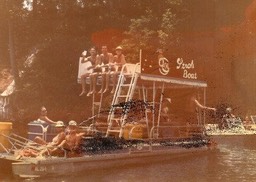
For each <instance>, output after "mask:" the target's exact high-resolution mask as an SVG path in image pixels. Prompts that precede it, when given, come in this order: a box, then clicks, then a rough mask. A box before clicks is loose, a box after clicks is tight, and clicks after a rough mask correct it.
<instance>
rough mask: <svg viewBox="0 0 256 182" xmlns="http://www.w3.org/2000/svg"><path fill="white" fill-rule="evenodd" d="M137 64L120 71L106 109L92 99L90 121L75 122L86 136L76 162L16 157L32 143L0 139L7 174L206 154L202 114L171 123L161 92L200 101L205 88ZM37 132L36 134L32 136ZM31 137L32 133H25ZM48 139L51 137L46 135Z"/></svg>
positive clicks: (207, 141) (29, 175)
mask: <svg viewBox="0 0 256 182" xmlns="http://www.w3.org/2000/svg"><path fill="white" fill-rule="evenodd" d="M140 70H141V66H140V63H137V64H125V65H123V67H122V70H121V72H120V75H119V78H118V83H117V86H116V90H115V93H114V94H113V95H112V103H111V105H110V107H109V109H108V110H107V111H106V110H104V108H103V106H102V104H103V102H104V97H103V94H104V93H101V94H100V96H98V95H96V94H93V95H92V117H90V118H88V119H87V120H85V121H83V122H81V123H80V124H79V126H80V127H79V128H80V130H81V131H85V132H86V133H87V134H86V135H85V136H84V138H83V142H82V147H83V148H82V149H83V151H84V152H83V153H82V154H81V155H79V156H76V157H69V156H68V154H67V153H68V152H67V151H65V150H64V155H63V156H61V157H56V156H37V157H22V158H16V155H15V152H16V151H17V150H20V149H23V148H24V147H27V146H28V145H30V146H31V147H32V148H34V149H38V146H35V147H33V145H34V143H33V141H32V140H30V139H25V138H21V137H19V136H17V135H15V134H11V135H5V134H1V135H2V136H4V137H6V138H7V140H8V141H9V142H10V143H11V146H12V147H11V149H6V150H5V151H6V152H4V153H2V154H1V155H0V158H1V159H5V160H9V161H11V164H12V165H11V166H12V171H13V174H14V175H15V176H18V177H21V178H35V177H46V176H47V177H50V176H58V175H67V174H70V173H73V172H82V171H85V170H90V169H96V168H97V169H99V168H108V167H109V166H118V167H120V166H125V165H128V164H132V163H133V164H135V163H136V164H138V163H143V162H146V161H148V159H149V161H151V162H155V161H161V160H166V159H169V158H175V157H179V156H183V155H194V154H195V153H198V152H206V151H208V150H209V149H210V148H211V147H210V146H211V140H210V138H209V137H208V136H207V135H206V133H205V128H204V125H203V124H204V123H205V121H204V120H205V118H204V116H205V114H202V115H200V117H198V119H197V120H196V121H194V122H192V123H190V124H189V123H185V124H177V123H179V122H174V121H173V120H170V119H169V118H168V117H167V118H166V116H165V115H164V114H166V112H163V111H162V110H163V109H166V108H165V106H166V104H170V102H171V98H170V97H169V96H168V97H166V95H167V94H166V93H167V92H165V90H168V89H175V91H177V89H178V92H179V91H180V89H188V88H193V89H194V88H196V89H197V90H198V89H202V91H203V93H204V96H205V89H206V87H207V83H206V82H203V81H199V80H192V79H184V78H174V77H166V76H163V75H152V74H145V73H141V71H140ZM36 125H38V127H39V128H42V131H41V132H39V133H38V134H39V135H40V136H43V137H44V138H47V132H45V126H42V124H40V123H37V124H36V123H33V124H31V123H30V126H33V127H34V126H36ZM37 132H38V131H37ZM30 134H33V135H35V133H33V132H30ZM51 134H52V133H51Z"/></svg>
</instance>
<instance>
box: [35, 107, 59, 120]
mask: <svg viewBox="0 0 256 182" xmlns="http://www.w3.org/2000/svg"><path fill="white" fill-rule="evenodd" d="M38 120H39V121H41V122H45V123H47V124H57V123H56V122H55V121H53V120H51V119H49V118H48V117H47V109H46V107H44V106H43V107H41V113H40V116H39V118H38Z"/></svg>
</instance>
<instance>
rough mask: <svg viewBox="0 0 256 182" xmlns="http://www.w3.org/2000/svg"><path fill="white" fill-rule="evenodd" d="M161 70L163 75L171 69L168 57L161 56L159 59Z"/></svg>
mask: <svg viewBox="0 0 256 182" xmlns="http://www.w3.org/2000/svg"><path fill="white" fill-rule="evenodd" d="M158 65H159V71H160V73H161V74H162V75H167V74H168V73H169V71H170V68H169V61H168V59H166V58H164V57H163V58H159V59H158Z"/></svg>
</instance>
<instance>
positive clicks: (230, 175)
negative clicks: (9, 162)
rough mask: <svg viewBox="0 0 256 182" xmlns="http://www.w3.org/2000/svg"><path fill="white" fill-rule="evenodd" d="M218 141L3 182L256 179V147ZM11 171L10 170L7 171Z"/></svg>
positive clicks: (3, 174)
mask: <svg viewBox="0 0 256 182" xmlns="http://www.w3.org/2000/svg"><path fill="white" fill-rule="evenodd" d="M235 143H236V141H234V144H233V145H229V144H219V145H218V147H217V149H214V150H210V151H204V152H198V153H197V154H193V155H186V156H181V157H177V158H175V159H169V160H163V161H162V160H161V161H159V162H155V163H151V162H150V160H149V161H147V163H143V164H134V165H129V166H126V167H122V168H109V169H104V170H95V171H84V172H83V173H82V174H70V175H68V176H65V177H56V178H45V179H27V180H20V179H19V180H18V179H14V178H13V177H12V175H11V174H10V173H9V174H6V171H1V172H0V176H1V177H0V181H15V182H16V181H42V182H49V181H54V182H55V181H56V182H59V181H60V182H69V181H71V182H79V181H93V182H94V181H103V182H113V181H117V182H129V181H140V182H141V181H142V182H144V181H145V182H148V181H149V182H151V181H152V182H155V181H158V182H161V181H164V182H165V181H172V182H176V181H177V182H181V181H182V182H194V181H195V182H200V181H203V182H204V181H207V182H208V181H210V182H211V181H212V182H215V181H229V182H233V181H234V182H236V181H237V182H242V181H250V182H251V181H256V146H255V147H254V146H249V147H247V146H244V145H235ZM7 172H8V171H7Z"/></svg>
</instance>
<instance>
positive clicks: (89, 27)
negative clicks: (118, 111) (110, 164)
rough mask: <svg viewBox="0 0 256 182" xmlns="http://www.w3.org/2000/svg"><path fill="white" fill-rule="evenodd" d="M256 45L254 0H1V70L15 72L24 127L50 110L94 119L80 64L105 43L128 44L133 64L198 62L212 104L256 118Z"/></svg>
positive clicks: (56, 115) (19, 116)
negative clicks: (156, 55) (155, 58)
mask: <svg viewBox="0 0 256 182" xmlns="http://www.w3.org/2000/svg"><path fill="white" fill-rule="evenodd" d="M255 44H256V1H253V0H243V1H241V0H207V1H205V0H157V1H156V0H127V1H124V0H33V1H32V0H6V1H0V61H1V64H0V65H1V68H6V67H7V68H12V71H13V74H14V77H15V79H16V83H17V90H16V93H15V94H14V102H15V103H14V113H15V119H16V120H18V121H22V122H23V121H26V122H29V121H32V120H33V119H35V118H37V116H38V114H39V110H40V107H41V106H43V105H44V106H46V107H47V108H48V115H49V117H51V118H52V119H54V120H59V119H62V120H69V119H74V120H78V121H82V120H84V119H86V118H87V117H89V116H90V115H91V110H90V108H91V105H90V102H91V98H90V97H86V96H83V97H79V96H78V95H79V93H80V91H81V86H80V85H79V84H77V71H78V70H77V69H78V59H79V56H80V55H81V53H82V51H83V50H88V49H89V48H90V47H91V46H96V48H97V49H98V50H100V49H99V48H100V46H102V45H107V46H108V47H109V50H110V51H111V52H113V53H114V48H115V47H116V46H118V45H122V46H123V48H124V54H125V55H126V58H127V62H132V63H136V62H138V60H139V50H140V49H142V50H143V51H144V52H154V51H155V50H156V49H157V48H163V49H164V50H165V56H166V57H167V58H168V59H170V60H173V61H175V59H176V58H177V57H183V58H186V59H190V60H191V59H193V60H194V61H195V64H196V65H198V67H200V69H202V70H203V71H202V72H200V73H201V75H200V79H201V80H205V81H207V83H208V86H209V88H208V89H207V100H208V101H207V104H208V105H211V106H215V107H216V106H218V105H220V104H221V103H228V104H229V105H231V106H232V107H234V108H235V111H236V112H237V113H239V114H241V115H243V116H245V115H246V114H248V115H250V114H255V113H256V106H255V101H256V79H255V77H256V71H255V68H256V65H255V64H256V57H255V56H256V51H255V49H256V48H255V47H256V45H255ZM10 53H11V54H10ZM12 53H13V54H12ZM10 55H11V56H10Z"/></svg>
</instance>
